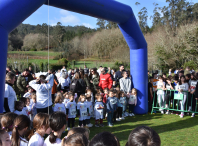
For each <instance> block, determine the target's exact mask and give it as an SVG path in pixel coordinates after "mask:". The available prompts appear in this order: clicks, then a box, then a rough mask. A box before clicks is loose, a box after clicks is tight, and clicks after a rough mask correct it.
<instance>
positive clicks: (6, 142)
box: [0, 130, 11, 146]
mask: <svg viewBox="0 0 198 146" xmlns="http://www.w3.org/2000/svg"><path fill="white" fill-rule="evenodd" d="M0 146H11V140H10V136H9V134H8V133H7V132H6V131H5V130H0Z"/></svg>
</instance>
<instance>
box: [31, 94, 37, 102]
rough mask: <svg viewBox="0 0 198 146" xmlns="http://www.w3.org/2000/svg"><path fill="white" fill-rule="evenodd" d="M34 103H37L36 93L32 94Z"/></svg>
mask: <svg viewBox="0 0 198 146" xmlns="http://www.w3.org/2000/svg"><path fill="white" fill-rule="evenodd" d="M31 98H32V101H33V102H34V103H36V93H32V94H31Z"/></svg>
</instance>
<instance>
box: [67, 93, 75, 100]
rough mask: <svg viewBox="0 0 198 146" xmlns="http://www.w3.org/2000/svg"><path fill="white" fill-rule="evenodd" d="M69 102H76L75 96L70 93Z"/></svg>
mask: <svg viewBox="0 0 198 146" xmlns="http://www.w3.org/2000/svg"><path fill="white" fill-rule="evenodd" d="M68 97H69V100H70V101H71V102H72V101H73V100H74V94H72V93H69V94H68Z"/></svg>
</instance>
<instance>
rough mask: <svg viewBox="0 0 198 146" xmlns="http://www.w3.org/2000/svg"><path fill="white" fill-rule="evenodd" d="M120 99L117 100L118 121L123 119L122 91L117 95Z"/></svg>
mask: <svg viewBox="0 0 198 146" xmlns="http://www.w3.org/2000/svg"><path fill="white" fill-rule="evenodd" d="M116 97H117V99H118V101H117V107H118V109H117V115H116V121H120V120H122V119H123V118H122V104H121V103H120V93H117V95H116Z"/></svg>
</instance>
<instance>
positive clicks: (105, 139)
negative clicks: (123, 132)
mask: <svg viewBox="0 0 198 146" xmlns="http://www.w3.org/2000/svg"><path fill="white" fill-rule="evenodd" d="M99 145H100V146H120V142H119V140H118V139H117V137H116V136H115V135H113V134H111V133H110V132H101V133H99V134H97V135H95V136H94V137H93V138H92V140H91V141H90V143H89V146H99Z"/></svg>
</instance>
